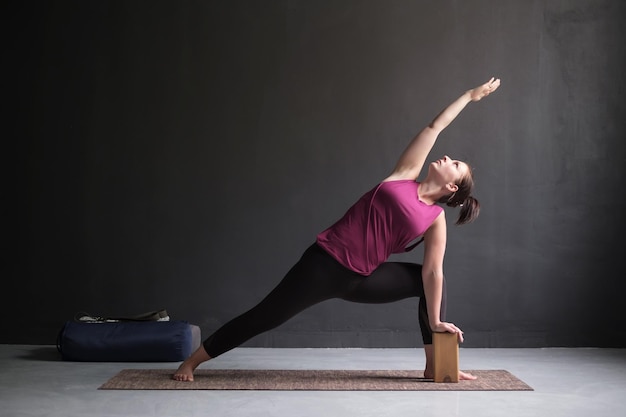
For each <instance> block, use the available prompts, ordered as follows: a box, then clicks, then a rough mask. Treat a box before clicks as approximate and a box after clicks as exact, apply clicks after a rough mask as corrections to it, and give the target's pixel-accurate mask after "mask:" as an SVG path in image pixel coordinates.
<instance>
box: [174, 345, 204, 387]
mask: <svg viewBox="0 0 626 417" xmlns="http://www.w3.org/2000/svg"><path fill="white" fill-rule="evenodd" d="M209 359H211V357H210V356H209V354H208V353H206V350H204V346H202V345H200V347H199V348H198V349H197V350H196V351H195V352H194V353H192V354H191V356H189V357H188V358H187V359H185V361H184V362H183V363H181V364H180V366H179V367H178V369H177V370H176V372H174V375H172V379H173V380H175V381H187V382H191V381H193V371H195V370H196V368H197V367H198V365H200V364H201V363H202V362H206V361H208V360H209Z"/></svg>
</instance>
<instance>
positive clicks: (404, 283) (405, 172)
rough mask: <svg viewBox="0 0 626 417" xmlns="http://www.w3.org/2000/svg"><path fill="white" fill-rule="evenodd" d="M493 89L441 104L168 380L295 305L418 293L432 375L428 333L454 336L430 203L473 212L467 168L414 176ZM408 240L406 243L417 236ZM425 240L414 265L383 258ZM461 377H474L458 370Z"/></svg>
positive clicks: (442, 164)
mask: <svg viewBox="0 0 626 417" xmlns="http://www.w3.org/2000/svg"><path fill="white" fill-rule="evenodd" d="M499 86H500V80H499V79H495V78H491V79H490V80H489V81H487V82H486V83H484V84H482V85H480V86H478V87H476V88H473V89H471V90H468V91H466V92H465V93H464V94H463V95H462V96H461V97H459V98H458V99H456V100H455V101H454V102H453V103H452V104H450V105H449V106H448V107H446V108H445V109H444V110H443V111H442V112H441V113H439V115H437V116H436V117H435V119H434V120H433V121H432V122H431V123H430V124H429V125H428V126H426V127H425V128H424V129H423V130H422V131H421V132H420V133H419V134H418V135H417V136H416V137H415V138H414V139H413V140H412V141H411V143H410V144H409V146H408V147H407V148H406V149H405V151H404V152H403V153H402V155H401V156H400V159H399V161H398V163H397V164H396V166H395V168H394V170H393V172H392V173H391V175H389V176H388V177H387V178H385V179H384V180H383V181H382V182H381V183H379V184H378V185H377V186H376V187H374V188H373V189H372V190H370V191H369V192H367V193H366V194H364V195H363V196H362V197H361V198H360V199H359V200H358V201H357V202H356V203H355V204H354V205H353V206H352V207H350V209H349V210H348V211H347V212H346V213H345V215H344V216H343V217H342V218H341V219H340V220H339V221H337V222H336V223H335V224H333V225H332V226H331V227H329V228H328V229H326V230H324V231H323V232H321V233H320V234H319V235H318V236H317V239H316V242H315V243H314V244H312V245H311V246H310V247H309V248H308V249H307V250H306V251H305V252H304V254H303V255H302V258H301V259H300V260H299V261H298V262H297V263H296V264H295V265H294V266H293V267H292V268H291V270H290V271H289V272H288V273H287V275H286V276H285V277H284V278H283V280H282V281H281V282H280V283H279V284H278V286H277V287H276V288H275V289H274V290H272V292H271V293H270V294H269V295H268V296H267V297H265V299H263V300H262V301H261V302H260V303H259V304H258V305H257V306H256V307H254V308H252V309H251V310H249V311H248V312H246V313H244V314H242V315H240V316H239V317H237V318H235V319H233V320H231V321H230V322H228V323H226V324H225V325H224V326H222V327H221V328H220V329H218V330H217V331H216V332H215V333H213V334H212V335H211V336H209V337H208V338H207V339H206V340H205V341H204V342H203V344H202V345H201V346H200V347H199V348H198V349H197V350H196V351H195V352H194V353H193V354H192V355H191V356H190V357H189V358H187V359H186V360H185V361H184V362H183V363H182V364H181V365H180V367H179V368H178V370H177V371H176V372H175V373H174V375H173V376H172V378H173V379H175V380H177V381H193V372H194V370H195V369H196V368H197V367H198V365H200V364H201V363H203V362H205V361H207V360H209V359H211V358H215V357H217V356H219V355H221V354H222V353H224V352H227V351H229V350H230V349H233V348H235V347H237V346H239V345H241V344H242V343H244V342H245V341H246V340H248V339H250V338H251V337H253V336H256V335H258V334H260V333H262V332H265V331H267V330H270V329H273V328H275V327H277V326H279V325H280V324H282V323H284V322H285V321H287V320H288V319H290V318H291V317H293V316H294V315H296V314H297V313H299V312H301V311H302V310H304V309H306V308H308V307H310V306H312V305H314V304H317V303H319V302H321V301H324V300H328V299H331V298H341V299H344V300H347V301H354V302H363V303H387V302H392V301H397V300H401V299H405V298H408V297H419V298H420V302H419V323H420V328H421V332H422V339H423V342H424V350H425V354H426V367H425V370H424V376H425V377H426V378H432V377H433V362H432V361H433V348H432V332H451V333H456V334H457V335H458V339H459V342H463V332H462V331H461V329H459V328H458V327H457V326H455V325H454V324H453V323H449V322H445V321H443V320H444V319H445V283H444V276H443V259H444V253H445V248H446V219H445V214H444V210H443V208H442V207H440V206H439V205H438V204H437V203H441V204H446V205H448V206H451V207H460V214H459V217H458V219H457V221H456V224H464V223H468V222H470V221H472V220H474V219H475V218H476V216H477V215H478V212H479V209H480V206H479V204H478V201H477V200H476V199H475V198H473V197H472V196H471V195H470V194H471V191H472V187H473V180H472V171H471V169H470V167H469V166H468V165H467V164H466V163H464V162H461V161H456V160H452V159H450V158H449V157H448V156H444V157H443V158H441V159H438V160H436V161H435V162H432V163H431V164H430V165H429V166H428V173H427V176H426V178H425V179H424V180H423V181H421V182H417V178H418V176H419V174H420V172H421V170H422V168H423V166H424V162H425V161H426V157H427V155H428V153H429V152H430V150H431V149H432V147H433V145H434V144H435V141H436V140H437V137H438V136H439V133H441V131H442V130H443V129H445V128H446V127H447V126H448V125H449V124H450V123H451V122H452V121H453V120H454V119H455V118H456V116H458V114H459V113H460V112H461V111H462V110H463V109H464V108H465V106H466V105H467V104H469V103H470V102H472V101H479V100H480V99H482V98H483V97H486V96H488V95H489V94H490V93H492V92H494V91H495V90H496V89H497V88H498V87H499ZM420 237H421V238H422V239H421V240H420V241H418V242H417V243H413V244H410V243H411V242H413V241H415V240H416V239H417V238H420ZM422 240H423V241H424V260H423V265H418V264H412V263H406V262H387V259H388V258H389V256H390V255H391V254H392V253H400V252H404V251H408V250H411V249H413V248H414V247H415V246H417V244H419V243H421V241H422ZM459 378H460V379H475V378H476V377H475V376H473V375H471V374H467V373H464V372H461V373H460V375H459Z"/></svg>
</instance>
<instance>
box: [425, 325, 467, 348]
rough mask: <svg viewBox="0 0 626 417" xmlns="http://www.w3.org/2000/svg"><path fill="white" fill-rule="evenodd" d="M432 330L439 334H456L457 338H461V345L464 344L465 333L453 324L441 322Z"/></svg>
mask: <svg viewBox="0 0 626 417" xmlns="http://www.w3.org/2000/svg"><path fill="white" fill-rule="evenodd" d="M432 330H433V332H439V333H445V332H448V333H456V334H457V337H458V338H459V343H463V332H462V331H461V329H459V328H458V327H456V326H455V325H454V324H452V323H448V322H445V321H442V322H439V323H438V324H437V325H436V326H435V327H433V329H432Z"/></svg>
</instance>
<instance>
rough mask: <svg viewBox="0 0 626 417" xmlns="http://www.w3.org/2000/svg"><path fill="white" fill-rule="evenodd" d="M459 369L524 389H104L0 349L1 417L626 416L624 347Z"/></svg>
mask: <svg viewBox="0 0 626 417" xmlns="http://www.w3.org/2000/svg"><path fill="white" fill-rule="evenodd" d="M460 356H461V367H462V369H506V370H508V371H509V372H511V373H513V374H514V375H515V376H517V377H518V378H520V379H522V380H523V381H524V382H526V383H527V384H529V385H530V386H531V387H533V388H534V391H527V392H522V391H518V392H493V391H491V392H488V391H483V392H458V391H457V392H424V391H422V392H315V391H306V392H303V391H289V392H285V391H279V392H273V391H104V390H98V387H99V386H100V385H101V384H103V383H104V382H105V381H107V380H108V379H109V378H110V377H112V376H114V375H115V374H116V373H117V372H118V371H120V370H121V369H123V368H168V369H172V370H173V369H175V368H176V367H177V365H178V364H177V363H156V364H155V363H76V362H63V361H61V360H60V358H59V356H58V354H57V352H56V348H55V347H54V346H27V345H0V415H2V416H3V417H26V416H50V417H53V416H59V417H72V416H77V417H78V416H80V417H84V416H90V417H104V416H107V417H109V416H111V417H112V416H124V417H132V416H170V417H172V416H246V417H249V416H294V417H300V416H316V417H319V416H323V417H335V416H340V417H347V416H377V417H381V416H413V415H415V416H481V417H489V416H497V417H503V416H505V417H516V416H532V417H542V416H549V417H559V416H564V417H565V416H567V417H576V416H585V417H588V416H593V417H602V416H622V415H626V349H587V348H584V349H583V348H581V349H560V348H559V349H556V348H552V349H461V354H460ZM203 368H241V369H259V368H261V369H423V353H422V350H421V349H260V348H238V349H235V350H233V351H231V352H229V353H227V354H225V355H223V356H221V357H220V358H217V359H215V360H213V361H211V362H208V363H206V364H204V365H203Z"/></svg>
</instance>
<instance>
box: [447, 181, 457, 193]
mask: <svg viewBox="0 0 626 417" xmlns="http://www.w3.org/2000/svg"><path fill="white" fill-rule="evenodd" d="M446 189H447V190H448V191H450V192H451V193H456V192H457V190H458V189H459V186H458V185H456V184H455V183H453V182H449V183H447V184H446Z"/></svg>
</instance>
